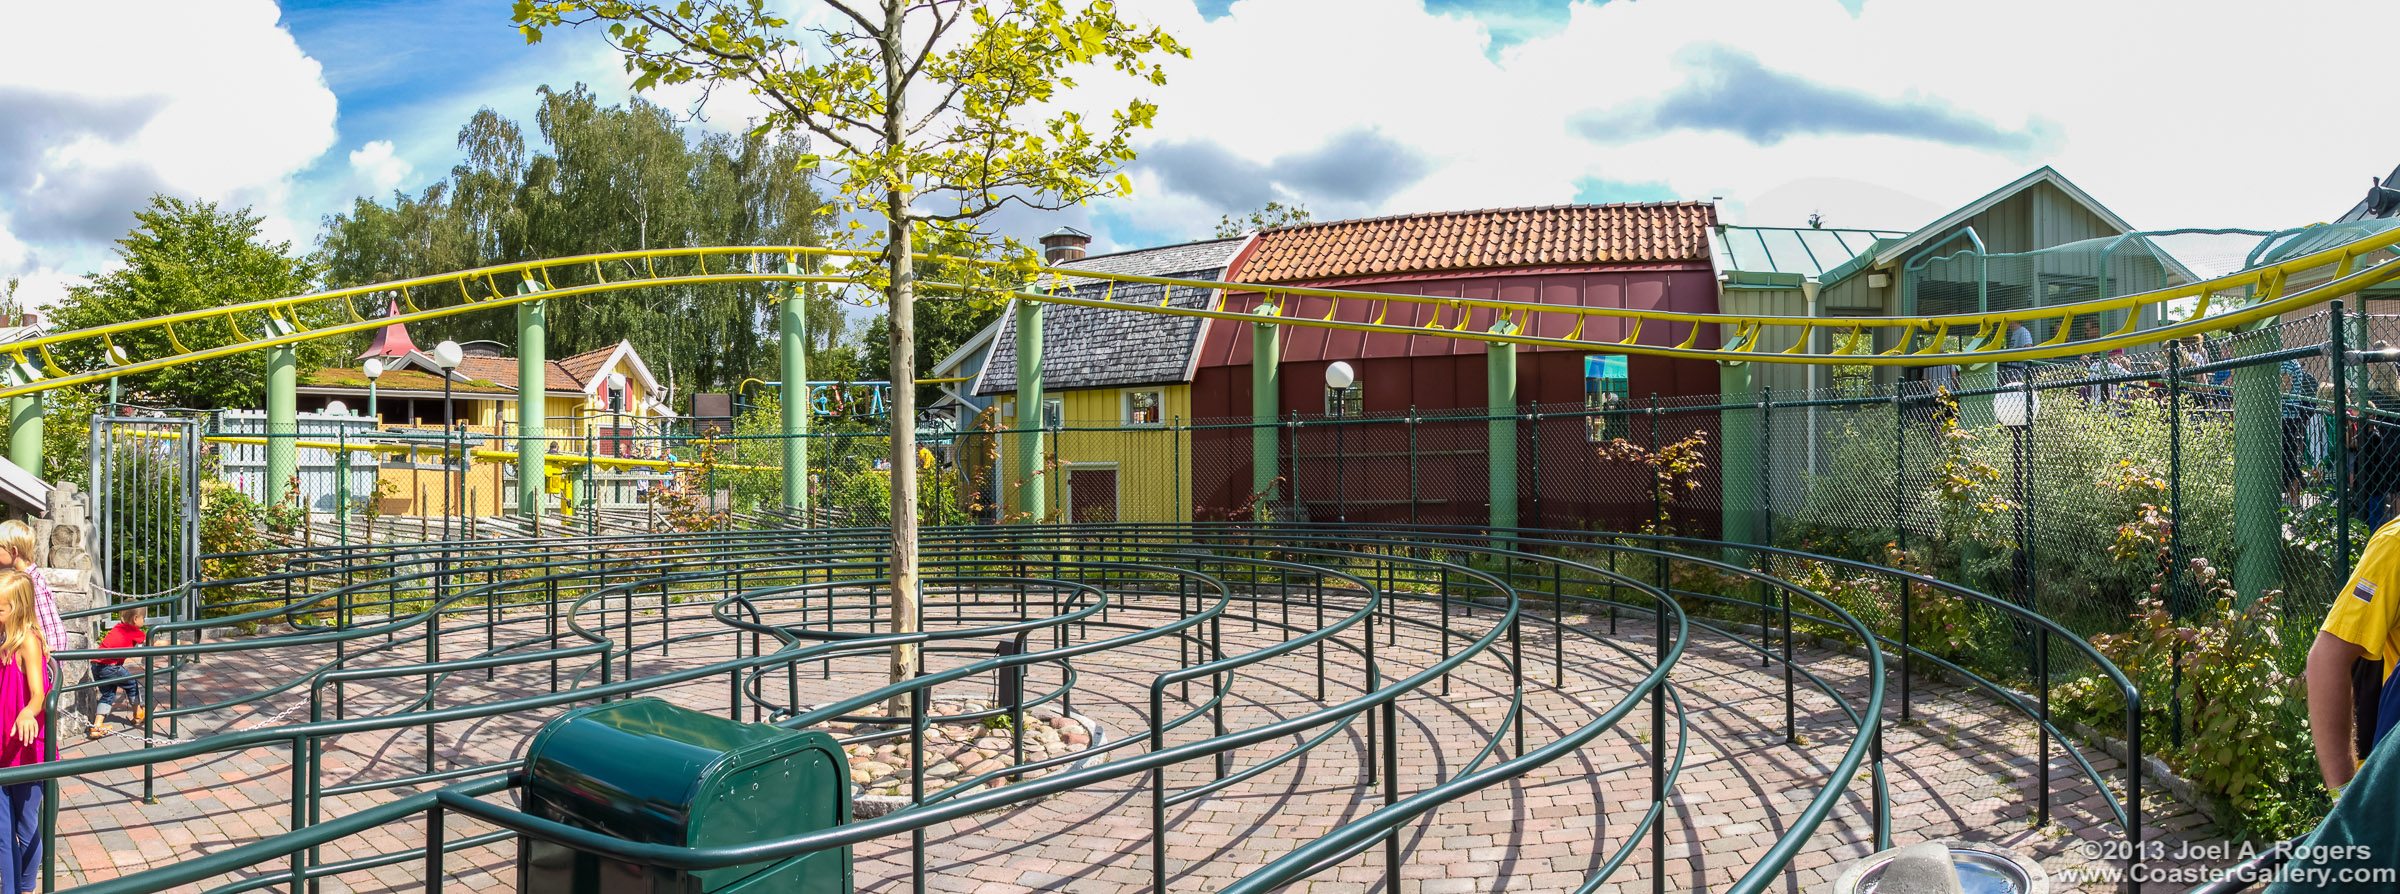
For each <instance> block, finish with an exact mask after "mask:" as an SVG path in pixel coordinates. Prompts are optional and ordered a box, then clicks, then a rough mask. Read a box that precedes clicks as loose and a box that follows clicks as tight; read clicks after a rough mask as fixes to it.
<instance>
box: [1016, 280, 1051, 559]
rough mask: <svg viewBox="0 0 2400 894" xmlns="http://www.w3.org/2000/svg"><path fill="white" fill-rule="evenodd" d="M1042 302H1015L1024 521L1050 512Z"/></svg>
mask: <svg viewBox="0 0 2400 894" xmlns="http://www.w3.org/2000/svg"><path fill="white" fill-rule="evenodd" d="M1042 423H1043V419H1042V305H1041V303H1040V302H1035V301H1019V302H1017V428H1018V430H1020V431H1022V432H1024V433H1023V434H1021V435H1018V436H1017V469H1016V472H1017V475H1016V478H1017V511H1019V512H1022V513H1024V514H1025V520H1026V521H1027V522H1034V523H1038V522H1040V521H1041V520H1042V519H1043V517H1044V516H1046V515H1048V514H1049V508H1048V506H1047V502H1048V501H1047V500H1046V499H1045V497H1046V496H1047V494H1045V493H1044V492H1043V482H1042Z"/></svg>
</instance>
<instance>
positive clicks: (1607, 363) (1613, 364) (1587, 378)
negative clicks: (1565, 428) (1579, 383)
mask: <svg viewBox="0 0 2400 894" xmlns="http://www.w3.org/2000/svg"><path fill="white" fill-rule="evenodd" d="M1626 392H1627V380H1626V378H1625V356H1624V355H1622V354H1592V355H1588V356H1586V357H1584V358H1583V407H1584V409H1587V410H1593V411H1596V412H1594V413H1593V414H1592V415H1590V416H1586V417H1584V435H1585V437H1587V438H1589V439H1591V440H1593V441H1610V440H1615V439H1617V438H1622V437H1624V436H1625V430H1626V425H1625V417H1624V416H1623V415H1607V414H1609V413H1612V412H1613V411H1617V410H1623V409H1625V395H1626Z"/></svg>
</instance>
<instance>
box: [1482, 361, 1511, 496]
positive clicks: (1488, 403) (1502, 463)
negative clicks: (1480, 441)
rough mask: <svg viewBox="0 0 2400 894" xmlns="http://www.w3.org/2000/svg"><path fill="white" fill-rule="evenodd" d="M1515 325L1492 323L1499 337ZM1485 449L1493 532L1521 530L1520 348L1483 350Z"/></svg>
mask: <svg viewBox="0 0 2400 894" xmlns="http://www.w3.org/2000/svg"><path fill="white" fill-rule="evenodd" d="M1516 331H1517V327H1516V325H1515V324H1512V323H1510V322H1508V321H1507V320H1501V321H1499V322H1497V323H1493V324H1492V328H1491V332H1492V333H1493V334H1495V335H1511V334H1514V333H1515V332H1516ZM1483 357H1484V361H1483V384H1484V388H1483V397H1484V415H1485V416H1487V417H1490V418H1488V419H1487V420H1486V421H1485V422H1484V437H1485V446H1484V453H1485V454H1486V456H1487V457H1488V459H1489V464H1488V468H1489V469H1490V470H1491V499H1492V519H1491V524H1492V529H1493V530H1495V531H1497V530H1500V529H1504V528H1505V529H1508V530H1511V531H1514V530H1515V529H1516V527H1517V346H1516V345H1514V344H1511V343H1508V342H1491V343H1489V344H1487V345H1485V346H1484V349H1483Z"/></svg>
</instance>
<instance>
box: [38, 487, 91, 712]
mask: <svg viewBox="0 0 2400 894" xmlns="http://www.w3.org/2000/svg"><path fill="white" fill-rule="evenodd" d="M25 521H26V522H27V523H28V524H31V525H33V534H34V548H35V549H36V550H38V551H39V552H40V553H41V554H40V555H37V556H35V557H34V559H33V562H34V564H35V565H38V566H40V568H41V573H42V579H43V580H45V581H48V582H49V584H50V592H51V594H52V595H54V596H57V597H58V611H59V613H60V614H62V615H63V614H71V613H74V612H78V611H82V610H84V609H89V608H93V607H96V606H98V605H100V604H101V601H100V598H99V596H98V594H97V592H96V591H95V588H94V587H93V586H92V585H91V581H92V553H91V548H90V544H91V542H92V539H91V537H92V534H93V532H92V526H91V501H90V499H89V496H88V495H87V494H85V493H84V492H83V491H81V490H79V489H77V488H76V487H75V485H74V484H72V483H69V482H60V483H59V484H58V485H57V486H55V487H52V488H51V489H50V511H49V512H47V513H44V514H43V515H41V516H37V517H31V518H27V519H26V520H25ZM104 620H106V619H105V618H103V617H90V618H70V619H68V620H67V640H68V642H67V645H66V648H67V649H89V648H91V647H92V646H93V645H94V644H96V643H97V642H98V640H96V639H95V638H94V637H93V635H92V630H93V627H94V625H96V624H98V623H99V622H101V621H104ZM58 671H59V675H60V679H59V680H57V681H56V682H57V683H58V685H60V686H72V685H74V684H77V683H81V682H83V681H85V680H88V679H91V672H92V668H91V662H88V661H64V662H60V663H59V666H58ZM96 697H97V693H96V692H95V691H93V690H90V689H85V690H82V691H79V692H76V693H74V694H73V696H71V697H70V698H69V699H68V700H67V701H65V702H62V703H61V713H64V714H73V715H78V716H76V717H72V718H62V719H63V720H66V721H67V722H64V723H60V724H58V725H57V726H58V728H59V729H60V730H61V733H60V735H61V737H62V738H64V737H66V736H68V735H69V734H75V735H80V734H81V732H82V728H83V727H82V722H81V720H80V717H82V716H89V714H90V712H91V707H92V704H93V702H94V700H95V698H96Z"/></svg>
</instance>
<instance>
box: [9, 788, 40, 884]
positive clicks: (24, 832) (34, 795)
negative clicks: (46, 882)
mask: <svg viewBox="0 0 2400 894" xmlns="http://www.w3.org/2000/svg"><path fill="white" fill-rule="evenodd" d="M0 801H5V802H6V805H7V810H8V859H7V861H6V862H4V863H0V885H6V886H7V887H6V888H0V894H28V892H31V891H34V890H37V889H39V888H40V887H41V886H42V783H39V782H20V783H17V784H16V785H0Z"/></svg>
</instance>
